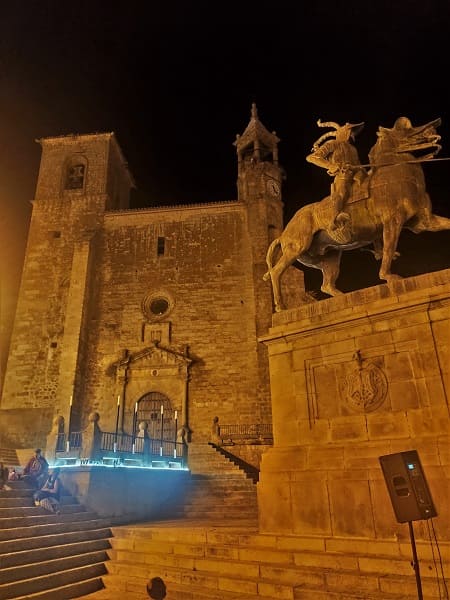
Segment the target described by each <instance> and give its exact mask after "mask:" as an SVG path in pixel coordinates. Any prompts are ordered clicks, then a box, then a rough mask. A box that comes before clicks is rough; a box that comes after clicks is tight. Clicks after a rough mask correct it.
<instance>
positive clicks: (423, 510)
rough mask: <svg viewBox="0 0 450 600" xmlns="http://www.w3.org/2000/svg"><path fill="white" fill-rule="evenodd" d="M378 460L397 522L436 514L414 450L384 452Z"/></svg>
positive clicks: (417, 519) (429, 517)
mask: <svg viewBox="0 0 450 600" xmlns="http://www.w3.org/2000/svg"><path fill="white" fill-rule="evenodd" d="M379 460H380V464H381V468H382V470H383V475H384V479H385V481H386V486H387V489H388V492H389V495H390V497H391V502H392V507H393V509H394V513H395V516H396V518H397V521H398V522H399V523H406V522H408V521H420V520H422V519H431V518H432V517H435V516H436V515H437V512H436V509H435V507H434V504H433V499H432V498H431V494H430V490H429V489H428V485H427V482H426V479H425V475H424V472H423V469H422V465H421V464H420V459H419V455H418V453H417V450H408V451H407V452H398V453H397V454H387V455H386V456H380V458H379Z"/></svg>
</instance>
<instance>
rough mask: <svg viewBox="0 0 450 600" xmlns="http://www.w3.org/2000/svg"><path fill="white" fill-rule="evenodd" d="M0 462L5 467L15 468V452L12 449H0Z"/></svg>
mask: <svg viewBox="0 0 450 600" xmlns="http://www.w3.org/2000/svg"><path fill="white" fill-rule="evenodd" d="M0 462H2V463H3V465H4V466H5V467H17V466H18V465H19V459H18V458H17V452H16V451H15V450H13V449H12V448H0Z"/></svg>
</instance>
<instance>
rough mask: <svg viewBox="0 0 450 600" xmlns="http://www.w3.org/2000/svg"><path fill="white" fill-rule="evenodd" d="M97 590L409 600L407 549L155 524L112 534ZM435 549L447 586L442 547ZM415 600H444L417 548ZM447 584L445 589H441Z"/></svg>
mask: <svg viewBox="0 0 450 600" xmlns="http://www.w3.org/2000/svg"><path fill="white" fill-rule="evenodd" d="M113 532H114V538H113V539H112V540H111V543H112V550H110V551H109V552H108V553H109V555H110V557H111V560H110V561H109V562H108V563H107V569H108V575H106V576H105V577H104V578H103V581H104V584H105V589H103V590H101V591H98V592H95V593H94V594H91V595H89V596H88V597H89V598H92V599H94V598H95V599H99V600H100V599H106V600H123V599H124V598H126V599H127V600H138V599H140V600H142V598H144V597H145V590H146V584H147V582H148V580H149V579H150V578H152V577H161V578H162V579H163V580H164V582H165V584H166V587H167V596H166V600H228V599H229V600H238V599H239V600H275V599H276V600H280V599H281V600H414V599H416V598H417V587H416V581H415V575H414V571H413V569H412V566H411V549H410V545H409V543H407V542H406V541H405V542H395V541H393V540H379V541H375V540H374V541H368V540H364V539H360V540H357V539H355V540H348V539H347V540H346V539H343V538H341V539H336V538H325V537H319V536H317V537H308V536H295V537H294V536H275V535H262V534H258V533H257V530H256V527H254V526H251V527H248V526H247V527H244V526H241V527H239V528H237V527H232V526H223V525H222V526H221V525H219V524H212V525H210V526H206V525H205V524H203V525H200V524H199V523H198V522H197V523H195V522H193V523H191V524H189V523H184V524H183V525H180V524H177V523H159V524H156V523H154V524H147V525H141V526H136V527H130V526H122V527H117V528H113ZM444 546H445V545H443V547H442V548H441V552H442V556H443V557H446V558H444V561H446V562H445V563H444V570H445V572H446V576H447V578H448V577H449V574H450V573H449V571H450V554H449V550H450V548H449V546H448V544H447V545H446V546H445V547H444ZM417 549H418V553H419V563H420V568H421V572H422V588H423V594H424V595H423V597H424V598H426V599H427V600H434V599H438V598H439V599H443V598H446V597H447V596H445V590H444V588H443V586H442V582H440V588H439V586H438V582H437V581H436V575H435V565H434V564H433V560H432V552H431V549H430V547H429V545H427V544H426V543H424V542H419V543H418V545H417ZM449 585H450V582H448V581H447V586H449Z"/></svg>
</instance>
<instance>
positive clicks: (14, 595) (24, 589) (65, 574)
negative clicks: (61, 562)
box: [0, 562, 106, 600]
mask: <svg viewBox="0 0 450 600" xmlns="http://www.w3.org/2000/svg"><path fill="white" fill-rule="evenodd" d="M105 573H106V567H105V565H104V563H103V562H98V563H94V564H90V565H85V566H80V567H76V568H72V569H68V570H65V571H62V572H56V573H49V574H46V575H41V576H39V577H34V578H31V579H30V578H28V579H23V580H21V581H14V582H9V583H4V584H1V585H0V599H1V600H12V599H14V600H18V599H19V598H31V597H33V596H32V594H37V593H39V592H44V591H47V590H49V591H50V590H51V592H50V593H51V594H54V592H55V588H61V587H67V586H69V584H73V583H80V584H81V583H82V582H83V583H84V582H85V580H89V579H94V578H99V577H101V576H102V575H104V574H105ZM22 574H25V573H23V569H22ZM26 574H27V575H28V573H26ZM99 585H101V583H100V584H99ZM41 597H42V596H41ZM44 597H45V598H54V599H55V600H57V599H58V600H59V598H63V597H64V596H61V595H60V596H55V595H50V596H44ZM65 597H66V598H76V597H77V596H73V595H72V596H70V595H68V596H65Z"/></svg>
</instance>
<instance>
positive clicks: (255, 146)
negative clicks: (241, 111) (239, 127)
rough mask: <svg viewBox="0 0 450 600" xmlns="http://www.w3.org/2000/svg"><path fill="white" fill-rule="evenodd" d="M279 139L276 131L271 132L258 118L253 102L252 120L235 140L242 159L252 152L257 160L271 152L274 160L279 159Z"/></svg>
mask: <svg viewBox="0 0 450 600" xmlns="http://www.w3.org/2000/svg"><path fill="white" fill-rule="evenodd" d="M279 141H280V140H279V138H278V137H277V136H276V134H275V132H273V133H270V131H269V130H268V129H266V128H265V127H264V125H263V124H262V123H261V121H260V120H259V118H258V109H257V108H256V103H255V102H253V103H252V108H251V117H250V122H249V124H248V125H247V127H246V129H245V131H244V133H243V134H242V135H237V136H236V141H235V142H234V145H235V146H236V149H237V153H238V156H239V157H240V160H241V159H242V157H243V156H244V155H245V156H249V155H250V154H251V155H252V156H253V158H254V159H255V160H257V161H259V160H261V158H262V157H263V156H265V155H267V154H270V155H272V158H273V159H274V161H277V160H278V157H277V144H278V142H279Z"/></svg>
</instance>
